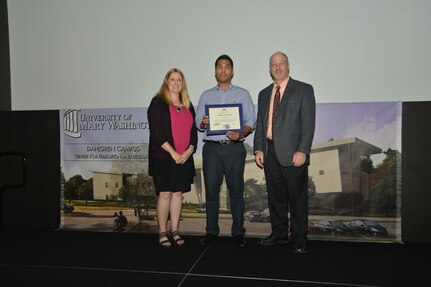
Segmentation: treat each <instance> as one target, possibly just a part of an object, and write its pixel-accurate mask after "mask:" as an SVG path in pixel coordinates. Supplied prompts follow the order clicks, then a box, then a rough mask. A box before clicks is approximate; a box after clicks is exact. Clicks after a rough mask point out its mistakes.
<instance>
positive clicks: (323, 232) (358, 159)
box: [60, 102, 401, 242]
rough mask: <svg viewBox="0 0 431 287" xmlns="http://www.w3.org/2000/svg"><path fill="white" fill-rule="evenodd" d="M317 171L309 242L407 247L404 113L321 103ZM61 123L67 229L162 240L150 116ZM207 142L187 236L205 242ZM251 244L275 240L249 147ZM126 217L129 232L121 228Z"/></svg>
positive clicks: (72, 117) (95, 115) (189, 196)
mask: <svg viewBox="0 0 431 287" xmlns="http://www.w3.org/2000/svg"><path fill="white" fill-rule="evenodd" d="M316 108H317V109H316V131H315V136H314V141H313V146H312V150H311V154H310V157H311V164H310V167H309V191H308V198H309V199H308V202H309V233H308V237H309V238H310V239H313V238H319V239H324V240H346V241H383V242H394V241H401V217H400V214H401V213H400V201H401V181H400V178H401V165H400V159H401V104H400V103H399V102H385V103H331V104H317V106H316ZM60 121H61V125H60V126H61V129H62V130H61V167H62V181H63V184H62V191H61V192H62V202H61V206H62V224H61V228H62V229H66V230H86V231H102V232H114V231H122V232H143V233H151V234H157V232H158V227H157V218H156V194H155V190H154V185H153V180H152V177H151V176H149V175H148V142H149V126H148V121H147V108H118V109H81V110H79V109H69V110H67V109H64V110H62V111H61V114H60ZM201 136H202V133H199V140H198V148H197V152H196V153H195V155H194V159H195V168H196V176H195V178H194V184H192V190H191V191H190V192H188V193H184V194H183V212H182V215H181V223H180V224H181V229H182V230H183V233H185V234H190V235H204V234H205V186H204V182H203V171H202V146H203V143H202V138H201ZM244 146H245V148H246V151H247V158H246V166H245V174H244V181H245V189H244V200H245V213H244V218H245V228H246V230H247V233H246V236H250V237H265V236H266V235H267V234H269V233H270V230H271V227H270V222H269V221H270V214H269V212H268V207H267V193H266V186H265V179H264V178H265V176H264V173H263V170H261V169H260V168H259V167H258V166H257V165H256V163H255V161H254V155H253V133H252V134H251V135H250V136H248V137H247V138H246V141H245V142H244ZM229 209H230V203H229V195H228V189H227V187H226V184H225V183H223V185H222V188H221V194H220V220H219V224H220V235H221V236H223V235H225V236H229V234H230V227H231V223H232V219H231V216H230V212H229ZM120 211H121V213H122V216H125V217H126V218H127V225H126V226H124V228H119V226H118V224H116V223H117V222H119V220H118V218H119V217H120Z"/></svg>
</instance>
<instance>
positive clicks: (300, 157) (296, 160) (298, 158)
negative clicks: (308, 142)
mask: <svg viewBox="0 0 431 287" xmlns="http://www.w3.org/2000/svg"><path fill="white" fill-rule="evenodd" d="M306 158H307V156H306V154H305V153H303V152H300V151H297V152H295V153H294V154H293V159H292V163H293V166H296V167H298V166H301V165H303V164H304V163H305V160H306Z"/></svg>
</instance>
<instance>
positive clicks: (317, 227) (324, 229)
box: [309, 220, 353, 236]
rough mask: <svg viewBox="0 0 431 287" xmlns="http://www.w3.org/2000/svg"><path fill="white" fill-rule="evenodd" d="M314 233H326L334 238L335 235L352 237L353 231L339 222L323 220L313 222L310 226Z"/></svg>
mask: <svg viewBox="0 0 431 287" xmlns="http://www.w3.org/2000/svg"><path fill="white" fill-rule="evenodd" d="M309 230H310V232H312V233H326V234H330V235H332V236H335V235H352V234H353V230H352V229H351V228H350V227H348V226H347V225H346V224H344V223H343V222H341V221H338V220H321V221H316V222H312V223H311V224H310V226H309Z"/></svg>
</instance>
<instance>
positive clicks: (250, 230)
mask: <svg viewBox="0 0 431 287" xmlns="http://www.w3.org/2000/svg"><path fill="white" fill-rule="evenodd" d="M120 210H121V209H107V210H106V209H84V208H83V209H80V208H79V207H75V210H74V211H73V212H72V213H69V214H62V220H61V221H62V224H61V227H60V229H64V230H77V231H79V230H83V231H84V230H85V231H102V232H111V231H112V228H113V224H114V216H113V215H114V212H118V211H120ZM122 211H123V214H124V215H125V216H126V217H127V219H128V222H129V224H128V227H127V230H126V232H137V233H139V232H141V233H154V234H156V233H157V231H158V227H157V221H156V211H155V210H149V212H148V218H146V219H144V220H141V221H139V220H138V217H137V216H135V215H134V210H133V209H124V210H122ZM142 214H145V211H142ZM354 218H357V217H351V216H337V217H332V216H323V215H320V216H310V218H309V221H310V222H311V221H318V220H328V219H329V220H340V221H343V222H345V223H347V222H348V221H350V220H352V219H354ZM367 219H371V220H376V221H378V222H380V223H383V222H384V225H385V227H386V228H387V229H388V232H389V236H386V237H368V236H363V235H356V236H341V235H337V236H331V235H329V234H328V235H326V234H311V233H310V234H309V238H310V239H314V238H315V239H325V238H331V240H332V239H335V240H355V241H356V240H359V241H392V242H394V241H396V236H395V233H396V230H397V229H396V227H397V223H396V220H395V219H394V218H370V217H367ZM205 225H206V222H205V212H188V211H187V210H184V211H183V213H182V215H181V223H180V230H181V232H182V233H183V234H189V235H204V234H205ZM231 225H232V217H231V214H230V213H228V212H227V213H224V212H221V213H220V214H219V226H220V236H230V230H231ZM244 226H245V228H246V230H247V233H246V236H248V237H266V236H267V235H269V234H270V233H271V224H270V223H269V222H248V221H245V222H244Z"/></svg>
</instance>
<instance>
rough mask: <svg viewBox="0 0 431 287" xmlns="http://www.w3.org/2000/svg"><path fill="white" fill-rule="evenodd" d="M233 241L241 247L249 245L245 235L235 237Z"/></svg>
mask: <svg viewBox="0 0 431 287" xmlns="http://www.w3.org/2000/svg"><path fill="white" fill-rule="evenodd" d="M233 240H234V241H235V243H236V244H238V246H239V247H244V246H245V245H246V244H247V240H246V239H245V237H244V235H237V236H234V237H233Z"/></svg>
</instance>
